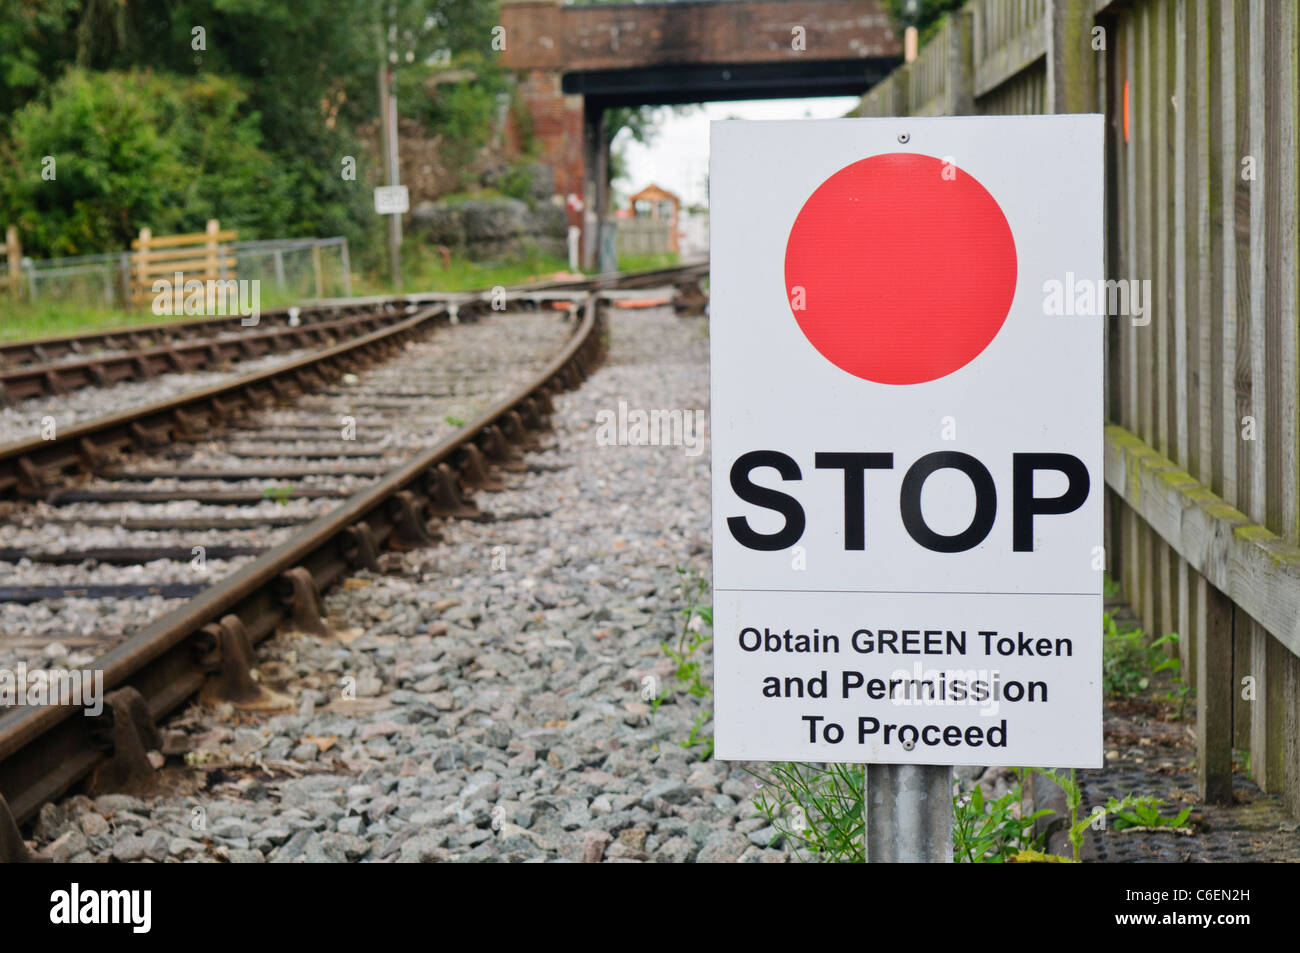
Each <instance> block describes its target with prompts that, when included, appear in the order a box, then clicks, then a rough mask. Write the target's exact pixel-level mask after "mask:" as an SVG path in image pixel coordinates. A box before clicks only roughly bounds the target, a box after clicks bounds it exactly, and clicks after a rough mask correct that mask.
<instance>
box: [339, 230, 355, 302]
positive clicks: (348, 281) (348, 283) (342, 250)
mask: <svg viewBox="0 0 1300 953" xmlns="http://www.w3.org/2000/svg"><path fill="white" fill-rule="evenodd" d="M339 254H340V255H341V256H342V258H343V297H345V298H351V297H352V262H351V261H349V259H348V240H347V239H346V238H344V239H343V244H342V245H340V246H339Z"/></svg>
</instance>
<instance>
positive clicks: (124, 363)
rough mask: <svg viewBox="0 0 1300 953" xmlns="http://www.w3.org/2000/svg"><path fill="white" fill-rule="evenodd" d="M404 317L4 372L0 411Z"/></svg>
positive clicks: (353, 320)
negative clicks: (22, 402) (36, 399)
mask: <svg viewBox="0 0 1300 953" xmlns="http://www.w3.org/2000/svg"><path fill="white" fill-rule="evenodd" d="M397 314H398V312H397V310H396V309H393V308H390V309H387V310H380V309H379V308H373V309H370V310H368V311H367V312H365V313H362V314H358V315H354V316H351V317H345V318H339V319H337V320H329V321H309V322H307V323H305V324H298V325H293V326H289V325H286V326H285V327H279V328H269V329H266V330H256V331H254V330H252V329H251V328H244V329H243V330H244V332H245V333H241V334H234V335H229V336H226V337H207V338H201V339H199V340H196V341H184V342H174V343H171V344H165V345H162V346H159V347H151V348H141V349H135V350H130V351H122V352H120V353H116V354H107V355H105V356H103V357H89V358H86V359H85V360H81V361H61V362H57V363H52V364H24V365H22V366H20V367H15V368H9V369H6V368H4V367H0V407H5V406H9V405H12V404H13V403H15V402H17V401H20V400H26V399H27V398H30V397H44V396H55V397H63V396H65V395H67V394H68V393H70V392H72V391H74V390H79V389H81V388H85V387H111V386H112V385H114V384H117V383H120V382H121V381H127V380H136V381H139V380H151V379H152V378H154V377H157V376H158V375H159V374H165V373H168V372H173V371H179V372H181V373H189V372H190V371H196V370H202V369H204V368H207V367H211V366H213V365H217V364H222V363H225V362H227V361H232V360H249V359H256V358H259V357H265V356H266V355H268V354H274V353H277V352H283V351H288V350H292V349H294V348H298V347H303V346H305V345H315V346H319V345H321V344H324V343H326V342H327V341H328V340H330V339H331V338H337V337H338V336H340V335H350V334H364V333H368V332H370V331H374V330H377V329H378V328H380V327H382V326H383V325H384V323H385V322H388V321H392V320H393V318H394V316H396V315H397Z"/></svg>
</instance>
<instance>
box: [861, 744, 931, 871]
mask: <svg viewBox="0 0 1300 953" xmlns="http://www.w3.org/2000/svg"><path fill="white" fill-rule="evenodd" d="M863 779H864V781H865V783H866V797H865V798H864V799H863V804H864V805H865V808H866V815H867V816H866V835H865V836H866V857H867V863H869V864H916V863H924V864H947V863H951V862H952V768H950V767H949V766H947V765H932V764H868V765H866V768H865V770H864V771H863Z"/></svg>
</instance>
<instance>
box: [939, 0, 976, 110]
mask: <svg viewBox="0 0 1300 953" xmlns="http://www.w3.org/2000/svg"><path fill="white" fill-rule="evenodd" d="M971 32H972V31H971V12H970V10H969V9H968V8H966V7H963V8H962V9H960V10H955V11H953V12H952V13H950V14H948V50H947V53H946V55H947V57H948V63H947V69H946V70H945V72H944V75H945V79H946V81H947V86H948V88H947V89H946V90H945V93H946V96H945V97H944V98H945V99H946V100H947V102H946V104H945V105H944V111H945V113H947V115H949V116H969V115H970V114H971V113H973V112H975V65H974V64H975V60H974V51H973V49H972V48H971Z"/></svg>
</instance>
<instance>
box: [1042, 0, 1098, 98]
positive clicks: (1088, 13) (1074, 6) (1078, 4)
mask: <svg viewBox="0 0 1300 953" xmlns="http://www.w3.org/2000/svg"><path fill="white" fill-rule="evenodd" d="M1092 11H1093V3H1092V0H1047V17H1046V23H1045V27H1046V30H1047V37H1046V39H1047V111H1048V112H1049V113H1090V112H1096V111H1097V55H1098V54H1097V53H1096V52H1094V51H1093V48H1092V28H1093V12H1092Z"/></svg>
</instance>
